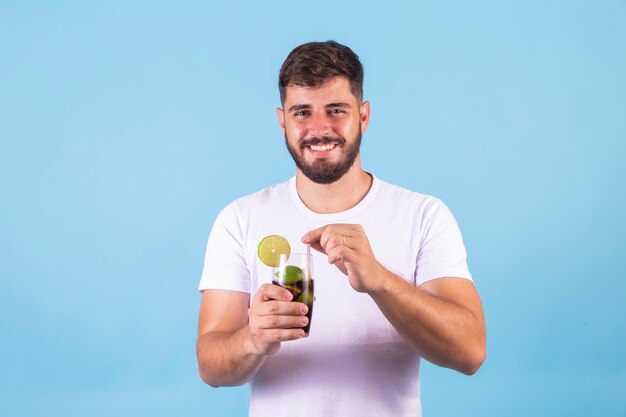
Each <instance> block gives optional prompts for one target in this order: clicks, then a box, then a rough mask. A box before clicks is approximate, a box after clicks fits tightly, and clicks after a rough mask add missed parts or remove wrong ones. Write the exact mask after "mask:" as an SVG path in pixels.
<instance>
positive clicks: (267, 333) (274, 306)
mask: <svg viewBox="0 0 626 417" xmlns="http://www.w3.org/2000/svg"><path fill="white" fill-rule="evenodd" d="M292 298H293V296H292V295H291V293H290V292H289V291H287V290H286V289H284V288H281V287H279V286H278V285H274V284H263V285H261V287H260V288H259V291H258V292H257V293H256V295H255V296H254V298H253V300H252V305H251V306H250V308H249V309H248V323H249V328H250V342H251V345H252V347H253V350H254V352H255V353H256V354H258V355H272V354H274V353H276V352H278V350H279V349H280V342H282V341H285V340H295V339H300V338H302V337H304V330H303V329H302V328H303V327H304V326H306V325H307V323H308V318H307V317H306V313H307V311H308V307H307V306H306V304H304V303H294V302H291V299H292Z"/></svg>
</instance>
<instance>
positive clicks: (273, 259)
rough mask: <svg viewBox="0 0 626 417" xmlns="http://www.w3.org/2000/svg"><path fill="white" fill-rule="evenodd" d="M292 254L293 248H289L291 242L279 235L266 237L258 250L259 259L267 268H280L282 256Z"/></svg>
mask: <svg viewBox="0 0 626 417" xmlns="http://www.w3.org/2000/svg"><path fill="white" fill-rule="evenodd" d="M290 253H291V247H289V242H288V241H287V239H285V238H284V237H282V236H278V235H270V236H266V237H264V238H263V240H261V243H259V248H258V249H257V254H258V255H259V259H260V260H261V262H263V263H264V264H265V265H267V266H278V264H279V262H280V255H281V254H285V255H287V256H289V254H290Z"/></svg>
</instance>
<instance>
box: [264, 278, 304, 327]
mask: <svg viewBox="0 0 626 417" xmlns="http://www.w3.org/2000/svg"><path fill="white" fill-rule="evenodd" d="M272 284H275V285H278V286H279V287H283V288H284V289H286V290H287V291H289V292H290V293H291V295H293V298H292V299H291V301H296V302H298V303H304V304H306V306H307V307H308V308H309V311H308V312H307V313H306V316H307V318H308V319H309V322H308V323H307V325H306V326H305V327H304V333H305V335H307V336H308V335H309V329H310V328H311V317H312V316H313V294H314V292H313V279H311V278H309V279H304V278H302V279H299V280H297V281H295V282H290V283H284V282H283V283H281V282H280V280H279V279H278V278H276V277H274V279H273V280H272Z"/></svg>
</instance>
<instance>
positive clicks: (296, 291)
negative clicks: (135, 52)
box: [283, 285, 302, 300]
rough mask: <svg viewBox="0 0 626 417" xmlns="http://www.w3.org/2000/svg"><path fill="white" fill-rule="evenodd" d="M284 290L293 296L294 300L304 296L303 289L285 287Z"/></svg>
mask: <svg viewBox="0 0 626 417" xmlns="http://www.w3.org/2000/svg"><path fill="white" fill-rule="evenodd" d="M283 288H284V289H286V290H287V291H289V292H290V293H291V295H293V298H292V300H295V299H297V298H298V297H299V296H300V295H301V294H302V289H300V288H297V287H293V286H291V285H285V286H284V287H283Z"/></svg>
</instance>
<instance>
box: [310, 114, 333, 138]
mask: <svg viewBox="0 0 626 417" xmlns="http://www.w3.org/2000/svg"><path fill="white" fill-rule="evenodd" d="M310 121H311V125H310V126H309V133H310V134H311V135H313V136H328V135H329V134H330V130H331V129H330V121H329V119H328V116H327V115H326V114H325V113H323V114H314V115H313V116H312V117H311V119H310Z"/></svg>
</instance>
